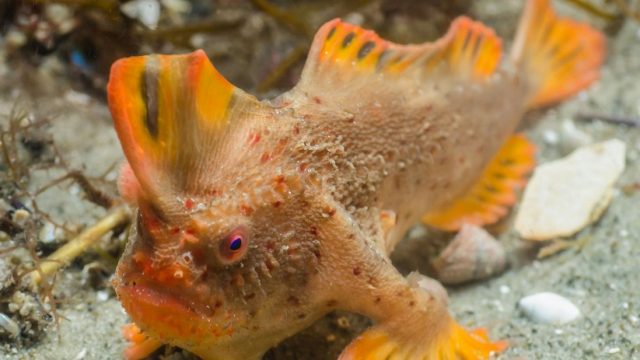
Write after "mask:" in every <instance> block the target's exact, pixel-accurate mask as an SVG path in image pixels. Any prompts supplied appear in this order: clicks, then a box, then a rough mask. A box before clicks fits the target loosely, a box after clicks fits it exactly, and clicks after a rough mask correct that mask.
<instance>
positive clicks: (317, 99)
mask: <svg viewBox="0 0 640 360" xmlns="http://www.w3.org/2000/svg"><path fill="white" fill-rule="evenodd" d="M313 102H314V103H316V104H322V100H321V99H320V98H319V97H317V96H314V97H313Z"/></svg>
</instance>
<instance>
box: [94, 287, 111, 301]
mask: <svg viewBox="0 0 640 360" xmlns="http://www.w3.org/2000/svg"><path fill="white" fill-rule="evenodd" d="M96 300H97V301H98V302H104V301H107V300H109V292H108V291H105V290H103V291H98V292H97V293H96Z"/></svg>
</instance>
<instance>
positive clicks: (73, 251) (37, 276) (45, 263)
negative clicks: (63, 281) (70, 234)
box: [32, 206, 130, 284]
mask: <svg viewBox="0 0 640 360" xmlns="http://www.w3.org/2000/svg"><path fill="white" fill-rule="evenodd" d="M129 220H130V214H129V211H128V210H127V208H126V207H124V206H123V207H119V208H117V209H115V210H114V211H112V212H111V213H109V214H108V215H107V216H105V217H104V218H102V220H100V221H98V223H96V224H95V225H93V226H91V227H90V228H88V229H86V230H84V231H83V232H81V233H80V234H79V235H78V236H77V237H75V238H74V239H72V240H71V241H69V242H68V243H67V244H65V245H64V246H63V247H61V248H59V249H58V250H56V251H55V252H54V253H53V254H51V255H49V256H48V257H47V258H46V259H43V260H42V263H41V264H40V266H39V267H38V268H37V269H35V270H34V272H33V275H32V280H33V282H34V283H36V284H38V283H40V281H41V280H42V278H43V277H46V276H49V275H51V274H52V273H55V271H56V270H58V269H60V268H61V267H63V266H64V265H66V264H68V263H70V262H71V261H72V260H73V259H75V258H76V257H77V256H78V255H80V254H82V253H83V252H84V251H86V250H87V249H88V248H89V247H91V246H92V245H93V244H95V243H96V242H97V241H98V240H100V238H102V236H103V235H105V234H106V233H108V232H109V231H112V230H113V229H116V228H118V227H119V226H122V225H124V224H126V223H127V222H129Z"/></svg>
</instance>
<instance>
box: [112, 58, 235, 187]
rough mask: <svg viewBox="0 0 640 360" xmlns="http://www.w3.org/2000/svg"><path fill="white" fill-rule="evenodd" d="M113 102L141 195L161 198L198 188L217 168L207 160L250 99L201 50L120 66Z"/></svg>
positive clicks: (116, 69)
mask: <svg viewBox="0 0 640 360" xmlns="http://www.w3.org/2000/svg"><path fill="white" fill-rule="evenodd" d="M108 98H109V108H110V110H111V113H112V115H113V120H114V125H115V128H116V131H117V133H118V137H119V138H120V142H121V143H122V147H123V149H124V152H125V155H126V157H127V160H128V162H129V164H130V166H131V170H132V171H133V173H134V174H135V177H136V179H137V181H138V182H139V184H140V188H141V190H142V192H143V193H144V194H145V195H146V196H149V197H154V196H156V197H157V196H160V195H163V191H168V190H176V189H180V190H197V188H198V186H200V185H201V183H202V180H203V177H204V176H206V172H207V171H209V170H210V168H211V166H212V165H211V164H208V163H207V162H210V161H211V159H210V158H207V156H206V154H211V153H212V151H213V149H214V147H215V146H216V144H217V143H218V142H219V141H220V138H221V137H222V136H224V133H225V130H226V129H227V128H228V124H229V123H230V121H231V119H232V118H233V114H232V113H231V110H232V108H233V106H237V105H238V103H239V102H240V100H246V98H248V96H247V95H245V94H244V93H242V92H241V91H239V90H238V89H236V88H235V87H234V86H233V85H231V84H230V83H229V82H228V81H226V80H225V79H224V78H223V77H222V75H220V74H219V73H218V72H217V71H216V69H215V68H214V67H213V65H212V64H211V62H209V59H208V58H207V56H206V55H205V53H204V52H203V51H202V50H199V51H196V52H193V53H191V54H186V55H149V56H139V57H130V58H125V59H121V60H119V61H117V62H116V63H114V65H113V66H112V68H111V76H110V79H109V85H108ZM232 105H233V106H232ZM167 195H168V194H167Z"/></svg>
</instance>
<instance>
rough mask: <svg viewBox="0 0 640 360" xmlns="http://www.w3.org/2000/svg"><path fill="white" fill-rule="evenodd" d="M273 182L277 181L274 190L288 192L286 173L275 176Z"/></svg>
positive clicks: (282, 192)
mask: <svg viewBox="0 0 640 360" xmlns="http://www.w3.org/2000/svg"><path fill="white" fill-rule="evenodd" d="M273 182H274V183H275V185H274V186H273V188H274V190H276V191H277V192H279V193H281V194H284V193H286V192H287V190H289V189H288V186H287V183H286V182H285V178H284V175H278V176H276V177H275V178H273Z"/></svg>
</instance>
